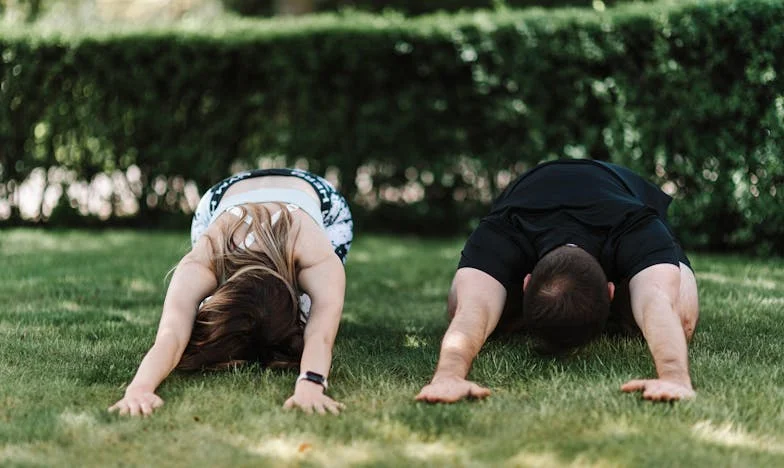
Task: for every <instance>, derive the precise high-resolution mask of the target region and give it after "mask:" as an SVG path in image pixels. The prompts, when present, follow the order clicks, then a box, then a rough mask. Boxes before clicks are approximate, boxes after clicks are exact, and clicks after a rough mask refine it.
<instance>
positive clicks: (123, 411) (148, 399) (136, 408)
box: [109, 390, 163, 416]
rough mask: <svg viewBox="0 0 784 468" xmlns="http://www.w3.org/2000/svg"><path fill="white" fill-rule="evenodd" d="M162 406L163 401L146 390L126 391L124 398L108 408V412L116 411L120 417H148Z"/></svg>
mask: <svg viewBox="0 0 784 468" xmlns="http://www.w3.org/2000/svg"><path fill="white" fill-rule="evenodd" d="M161 406H163V400H162V399H161V397H159V396H158V395H156V394H155V393H154V392H150V391H146V390H126V392H125V396H124V397H123V398H122V399H121V400H120V401H118V402H117V403H115V404H113V405H112V406H110V407H109V412H113V411H117V412H118V413H119V414H120V416H125V415H127V414H129V415H131V416H150V415H151V414H152V413H153V411H155V409H156V408H160V407H161Z"/></svg>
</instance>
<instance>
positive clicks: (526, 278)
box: [523, 273, 531, 292]
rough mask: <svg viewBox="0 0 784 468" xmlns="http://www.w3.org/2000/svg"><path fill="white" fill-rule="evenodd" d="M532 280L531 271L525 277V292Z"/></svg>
mask: <svg viewBox="0 0 784 468" xmlns="http://www.w3.org/2000/svg"><path fill="white" fill-rule="evenodd" d="M530 281H531V273H528V274H527V275H525V278H523V292H525V290H526V289H527V288H528V283H529V282H530Z"/></svg>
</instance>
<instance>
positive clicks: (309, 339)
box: [284, 228, 346, 414]
mask: <svg viewBox="0 0 784 468" xmlns="http://www.w3.org/2000/svg"><path fill="white" fill-rule="evenodd" d="M305 229H307V228H305ZM305 229H303V231H304V232H301V233H300V236H302V237H301V238H300V240H299V242H301V244H302V245H301V247H300V252H299V253H300V256H299V258H300V260H299V263H300V265H301V269H300V272H299V276H298V280H299V285H300V287H301V288H302V289H303V290H304V291H305V292H306V293H307V294H308V295H309V296H310V299H311V306H310V317H309V319H308V323H307V326H306V327H305V336H304V339H305V347H304V349H303V351H302V359H301V361H300V373H305V372H314V373H317V374H320V375H322V376H323V377H324V378H327V377H328V376H329V370H330V367H331V364H332V346H333V344H334V342H335V336H336V335H337V333H338V326H339V325H340V317H341V314H342V312H343V299H344V295H345V291H346V274H345V270H344V269H343V264H342V263H341V261H340V259H339V258H338V256H337V255H335V252H334V251H333V250H332V245H331V244H330V243H329V240H327V238H326V237H325V236H324V235H323V233H321V232H310V233H308V231H306V230H305ZM303 234H304V235H303ZM306 241H307V242H306ZM324 390H325V388H324V387H323V386H322V385H319V384H317V383H314V382H311V381H308V380H298V381H297V383H296V384H295V387H294V395H293V396H292V397H291V398H289V399H288V400H286V403H285V404H284V408H292V407H295V406H296V407H298V408H301V409H302V410H304V411H305V412H307V413H311V412H313V411H315V412H317V413H319V414H324V413H326V412H327V411H329V412H331V413H334V414H337V413H339V412H340V409H342V408H343V405H342V404H340V403H338V402H336V401H334V400H332V399H331V398H329V397H328V396H326V395H324Z"/></svg>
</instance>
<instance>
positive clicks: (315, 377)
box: [297, 371, 328, 390]
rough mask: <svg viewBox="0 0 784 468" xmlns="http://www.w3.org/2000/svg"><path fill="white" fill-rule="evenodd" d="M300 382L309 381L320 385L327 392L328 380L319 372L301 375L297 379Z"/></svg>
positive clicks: (308, 372)
mask: <svg viewBox="0 0 784 468" xmlns="http://www.w3.org/2000/svg"><path fill="white" fill-rule="evenodd" d="M300 380H307V381H308V382H313V383H314V384H319V385H321V386H322V387H324V390H326V389H327V387H328V385H327V378H326V377H324V376H323V375H321V374H319V373H317V372H311V371H307V372H303V373H301V374H299V377H297V382H299V381H300Z"/></svg>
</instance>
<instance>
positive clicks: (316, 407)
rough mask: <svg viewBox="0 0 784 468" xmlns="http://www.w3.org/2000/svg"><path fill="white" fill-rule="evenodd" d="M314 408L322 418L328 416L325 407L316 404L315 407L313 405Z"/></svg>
mask: <svg viewBox="0 0 784 468" xmlns="http://www.w3.org/2000/svg"><path fill="white" fill-rule="evenodd" d="M313 407H314V408H315V409H316V413H318V414H320V415H322V416H324V415H325V414H327V410H325V409H324V405H322V404H319V403H316V404H315V405H313Z"/></svg>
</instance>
